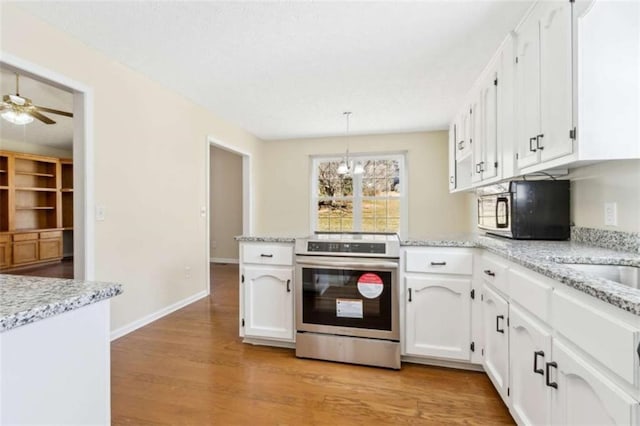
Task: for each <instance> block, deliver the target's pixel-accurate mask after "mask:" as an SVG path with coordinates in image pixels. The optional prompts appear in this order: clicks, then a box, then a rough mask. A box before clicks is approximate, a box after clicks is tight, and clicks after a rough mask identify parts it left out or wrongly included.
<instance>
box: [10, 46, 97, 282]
mask: <svg viewBox="0 0 640 426" xmlns="http://www.w3.org/2000/svg"><path fill="white" fill-rule="evenodd" d="M0 64H3V65H6V66H9V67H11V68H17V69H19V70H20V71H21V72H22V73H23V74H25V75H27V76H31V77H34V78H36V79H40V80H42V79H44V80H47V83H48V84H51V85H53V86H55V87H58V88H60V89H62V90H67V91H72V92H73V95H74V96H73V100H74V102H73V103H74V107H73V113H74V118H75V119H74V120H73V127H74V129H73V139H74V140H73V151H74V157H75V160H74V170H79V171H80V172H81V173H79V174H78V173H74V176H77V178H76V177H74V186H78V187H77V188H76V189H75V192H74V194H75V195H74V211H75V215H74V217H75V222H76V223H80V224H82V226H75V229H74V259H75V262H74V274H75V278H76V279H85V280H93V279H95V223H94V215H93V212H94V198H95V197H94V196H95V179H94V167H93V165H94V164H93V160H94V135H93V127H94V123H93V88H91V87H90V86H87V85H86V84H84V83H81V82H79V81H77V80H73V79H71V78H69V77H67V76H65V75H62V74H59V73H57V72H55V71H52V70H51V69H48V68H45V67H43V66H41V65H38V64H35V63H33V62H29V61H27V60H24V59H22V58H19V57H17V56H15V55H12V54H10V53H7V52H4V51H0ZM78 159H80V160H81V163H82V164H81V167H82V168H76V161H77V160H78ZM78 175H79V176H78ZM78 207H80V208H78Z"/></svg>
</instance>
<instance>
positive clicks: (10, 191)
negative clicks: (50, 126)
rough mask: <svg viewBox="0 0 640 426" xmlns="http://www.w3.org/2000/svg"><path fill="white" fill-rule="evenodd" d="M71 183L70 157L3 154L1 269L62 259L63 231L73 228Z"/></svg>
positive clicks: (0, 178)
mask: <svg viewBox="0 0 640 426" xmlns="http://www.w3.org/2000/svg"><path fill="white" fill-rule="evenodd" d="M63 182H64V183H65V185H70V186H71V188H64V191H67V193H69V194H71V198H69V197H67V196H65V195H63V193H64V191H63V188H62V184H63ZM72 182H73V175H72V162H71V161H70V160H60V159H58V158H54V157H45V156H39V155H32V154H23V153H16V152H8V151H2V152H0V237H2V238H3V241H0V258H1V260H0V269H2V270H7V269H11V268H13V267H22V266H27V265H35V264H37V263H40V262H52V261H57V260H60V259H61V258H62V233H61V231H60V230H61V229H62V228H63V225H65V223H67V224H68V223H70V226H69V228H68V229H72V226H73V198H72V194H73V189H72V186H73V184H72Z"/></svg>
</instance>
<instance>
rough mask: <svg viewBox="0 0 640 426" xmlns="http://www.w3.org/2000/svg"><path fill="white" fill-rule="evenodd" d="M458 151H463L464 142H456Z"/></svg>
mask: <svg viewBox="0 0 640 426" xmlns="http://www.w3.org/2000/svg"><path fill="white" fill-rule="evenodd" d="M458 149H459V150H460V151H462V150H463V149H464V141H460V142H458Z"/></svg>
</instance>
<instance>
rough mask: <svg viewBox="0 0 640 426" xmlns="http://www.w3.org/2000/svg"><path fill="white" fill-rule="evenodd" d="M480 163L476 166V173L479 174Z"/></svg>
mask: <svg viewBox="0 0 640 426" xmlns="http://www.w3.org/2000/svg"><path fill="white" fill-rule="evenodd" d="M480 171H481V170H480V163H478V164H476V173H480Z"/></svg>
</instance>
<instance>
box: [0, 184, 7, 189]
mask: <svg viewBox="0 0 640 426" xmlns="http://www.w3.org/2000/svg"><path fill="white" fill-rule="evenodd" d="M0 189H9V187H8V186H6V185H0Z"/></svg>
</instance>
